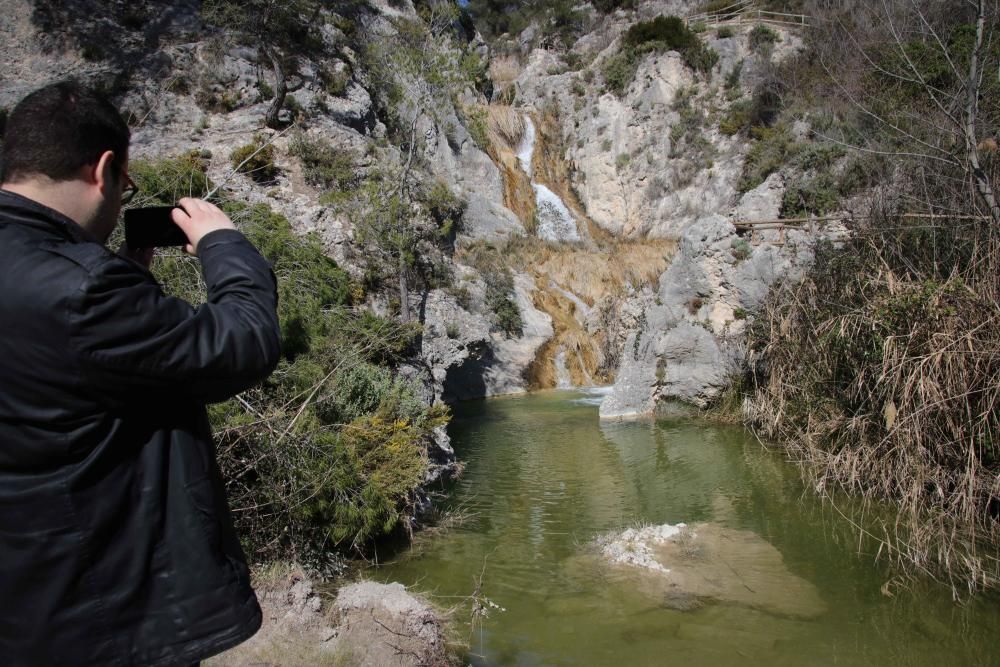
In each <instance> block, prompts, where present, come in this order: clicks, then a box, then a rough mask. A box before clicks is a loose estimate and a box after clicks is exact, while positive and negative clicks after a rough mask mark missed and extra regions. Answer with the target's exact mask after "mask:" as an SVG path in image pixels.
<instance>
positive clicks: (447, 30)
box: [358, 2, 485, 323]
mask: <svg viewBox="0 0 1000 667" xmlns="http://www.w3.org/2000/svg"><path fill="white" fill-rule="evenodd" d="M434 8H435V9H434V11H435V12H437V14H435V16H436V17H437V18H433V19H432V20H429V21H426V22H425V21H418V20H410V19H406V18H397V19H394V20H393V22H392V23H393V28H394V29H395V32H396V34H395V39H392V40H390V39H382V40H374V41H372V42H371V43H369V44H368V46H367V48H366V50H365V51H364V54H363V59H364V62H365V64H366V65H367V67H368V71H369V75H370V77H371V79H372V83H373V88H374V92H375V93H376V103H377V104H378V106H379V109H380V110H381V113H382V114H383V115H384V116H385V118H386V122H387V125H388V126H389V130H390V133H391V136H392V138H393V139H394V140H395V141H396V142H398V143H399V145H400V151H401V153H402V155H403V164H402V166H401V167H400V169H399V170H398V171H396V172H395V173H393V174H391V177H386V178H381V179H380V178H378V177H375V178H372V179H371V180H370V182H369V183H368V184H367V185H366V186H364V187H363V191H362V192H361V196H360V197H359V199H358V204H359V205H360V213H361V220H360V224H359V226H358V229H359V230H360V238H361V240H362V243H363V244H364V245H365V247H366V249H368V250H369V251H371V252H370V253H369V254H368V255H367V256H366V261H367V262H368V263H369V268H370V269H371V276H372V278H373V279H375V280H377V281H378V282H382V281H385V280H389V279H394V280H395V282H396V283H397V285H398V289H399V312H400V318H401V320H402V321H403V322H404V323H405V322H407V321H409V319H410V317H411V307H410V290H411V288H412V287H413V286H415V284H414V281H417V282H416V284H417V285H427V284H431V285H434V284H444V283H446V282H447V281H448V278H447V276H446V275H444V274H443V273H442V270H443V269H445V268H446V267H445V264H444V263H443V262H440V261H435V260H434V257H433V256H432V255H433V253H431V254H427V253H424V252H422V250H423V249H429V246H428V245H427V244H422V243H421V242H422V241H425V240H427V239H428V238H429V234H428V232H429V231H433V232H434V233H435V234H436V237H437V239H438V240H441V239H443V238H446V237H449V236H450V235H451V234H452V232H451V231H445V232H443V233H438V232H440V229H441V227H442V226H444V225H445V223H446V221H448V220H450V222H448V226H449V228H451V227H454V225H455V223H456V222H457V219H458V218H457V216H451V217H450V218H447V217H446V218H442V219H441V220H440V221H438V220H436V219H435V220H432V223H433V224H432V225H431V226H430V227H429V226H428V225H426V224H424V223H425V222H426V220H427V218H426V216H421V215H413V214H412V212H413V211H414V210H415V209H418V210H423V211H426V206H425V205H424V206H422V202H421V197H423V196H424V195H426V194H427V191H426V189H424V188H421V187H420V185H419V184H418V183H416V180H417V171H416V169H417V166H418V162H419V160H420V155H419V153H420V151H419V148H420V146H421V145H422V144H423V143H424V142H425V141H426V136H427V135H425V134H424V133H423V132H418V131H417V130H418V124H419V123H420V122H421V121H422V120H426V121H429V122H430V123H433V124H435V125H444V124H445V121H446V119H447V117H448V116H449V115H450V113H451V112H452V111H453V110H454V108H455V100H456V99H457V98H458V97H459V96H460V95H461V94H462V93H464V92H467V91H469V90H470V89H474V88H475V86H476V84H477V82H478V81H479V78H480V77H482V76H484V75H485V67H484V65H483V63H482V62H481V61H480V59H479V58H478V56H477V55H476V54H475V53H474V52H473V51H471V50H469V49H467V48H466V47H465V46H464V45H461V44H459V43H458V42H457V41H456V40H455V39H454V36H453V34H452V33H453V22H454V20H456V19H457V18H458V16H459V9H458V8H457V7H456V6H455V5H453V4H451V3H446V2H444V3H435V4H434ZM382 176H389V175H388V174H383V175H382ZM379 180H381V182H380V183H379V182H378V181H379ZM424 204H425V202H424ZM431 217H432V218H433V215H432V216H431ZM428 260H429V261H428ZM390 267H391V268H390Z"/></svg>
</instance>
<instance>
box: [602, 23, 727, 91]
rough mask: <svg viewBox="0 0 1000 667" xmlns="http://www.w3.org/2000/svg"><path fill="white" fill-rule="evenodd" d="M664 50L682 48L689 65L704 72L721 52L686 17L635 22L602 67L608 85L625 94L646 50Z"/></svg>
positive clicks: (716, 61)
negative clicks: (692, 27) (711, 45)
mask: <svg viewBox="0 0 1000 667" xmlns="http://www.w3.org/2000/svg"><path fill="white" fill-rule="evenodd" d="M663 51H677V52H679V53H680V54H681V57H683V59H684V62H685V64H687V66H688V67H690V68H691V69H693V70H695V71H697V72H702V73H710V72H711V71H712V68H713V67H715V65H716V63H718V61H719V54H718V53H716V52H715V51H714V50H713V49H711V48H710V47H708V46H706V45H705V44H704V43H703V42H702V41H701V40H700V39H699V38H698V35H696V34H695V33H694V32H693V31H692V30H690V29H689V28H688V27H687V26H686V25H685V24H684V21H683V19H680V18H678V17H676V16H658V17H656V18H655V19H653V20H651V21H640V22H639V23H636V24H634V25H633V26H632V27H630V28H629V29H628V30H627V31H626V32H625V34H624V35H623V36H622V38H621V49H620V50H619V52H618V53H616V54H614V55H612V56H611V57H609V58H608V59H607V60H606V61H605V62H604V66H603V68H602V72H601V73H602V74H603V75H604V82H605V85H606V86H607V89H608V90H610V91H611V92H613V93H615V94H616V95H618V96H619V97H620V96H622V95H624V94H625V91H626V90H627V89H628V86H629V84H630V83H632V80H633V79H635V73H636V71H637V70H638V69H639V63H640V62H641V61H642V59H643V58H644V57H645V56H646V54H649V53H660V52H663Z"/></svg>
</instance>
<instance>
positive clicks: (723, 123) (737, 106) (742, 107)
mask: <svg viewBox="0 0 1000 667" xmlns="http://www.w3.org/2000/svg"><path fill="white" fill-rule="evenodd" d="M749 126H750V100H739V101H737V102H735V103H733V105H732V106H730V107H729V111H728V112H726V115H725V116H723V117H722V119H721V120H719V131H720V132H722V133H723V134H725V135H727V136H730V137H731V136H733V135H734V134H737V133H739V132H740V131H741V130H743V129H745V128H747V127H749Z"/></svg>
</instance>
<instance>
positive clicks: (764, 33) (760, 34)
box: [749, 24, 781, 53]
mask: <svg viewBox="0 0 1000 667" xmlns="http://www.w3.org/2000/svg"><path fill="white" fill-rule="evenodd" d="M780 40H781V37H779V36H778V33H776V32H775V31H774V30H773V29H771V28H770V27H769V26H766V25H763V24H757V25H755V26H754V27H753V29H752V30H751V31H750V38H749V41H750V51H751V52H753V53H760V52H762V51H765V50H767V49H770V48H771V47H772V46H774V44H775V43H777V42H778V41H780Z"/></svg>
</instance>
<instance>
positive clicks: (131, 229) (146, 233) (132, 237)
mask: <svg viewBox="0 0 1000 667" xmlns="http://www.w3.org/2000/svg"><path fill="white" fill-rule="evenodd" d="M175 208H178V207H177V206H147V207H145V208H130V209H128V210H126V211H125V243H126V244H127V245H128V247H129V248H162V247H163V246H172V245H187V243H188V238H187V236H185V235H184V232H182V231H181V228H180V227H178V226H177V225H175V224H174V221H173V220H172V219H171V218H170V212H171V211H172V210H174V209H175Z"/></svg>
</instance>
